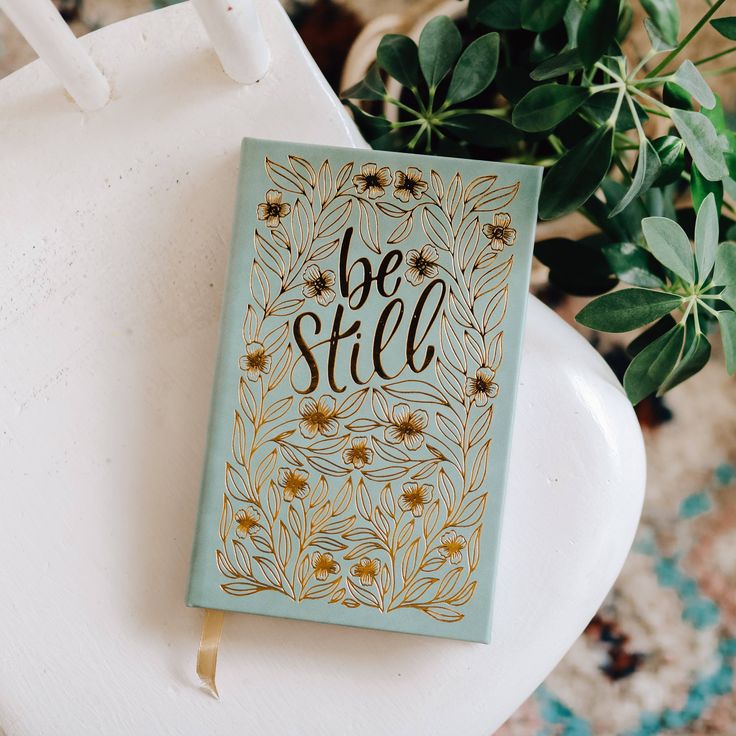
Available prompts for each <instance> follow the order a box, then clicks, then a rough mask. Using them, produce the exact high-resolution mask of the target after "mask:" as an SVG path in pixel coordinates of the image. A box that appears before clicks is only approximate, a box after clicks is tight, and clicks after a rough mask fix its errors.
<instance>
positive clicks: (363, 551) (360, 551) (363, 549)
mask: <svg viewBox="0 0 736 736" xmlns="http://www.w3.org/2000/svg"><path fill="white" fill-rule="evenodd" d="M381 549H383V545H381V544H379V543H378V542H377V541H370V542H361V543H360V544H357V545H356V546H355V547H353V548H352V549H351V550H350V551H349V552H346V553H345V554H344V555H343V557H344V558H345V559H346V560H359V559H360V558H361V557H366V556H370V555H371V554H373V553H374V552H376V551H377V550H381Z"/></svg>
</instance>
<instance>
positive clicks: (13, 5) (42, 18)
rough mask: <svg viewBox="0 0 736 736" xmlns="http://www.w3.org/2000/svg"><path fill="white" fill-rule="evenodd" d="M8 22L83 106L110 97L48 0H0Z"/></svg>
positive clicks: (101, 102) (89, 106)
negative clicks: (8, 19)
mask: <svg viewBox="0 0 736 736" xmlns="http://www.w3.org/2000/svg"><path fill="white" fill-rule="evenodd" d="M0 10H4V11H5V13H6V14H7V16H8V18H10V21H11V23H13V25H14V26H15V27H16V28H17V29H18V31H20V33H21V35H22V36H23V37H24V38H25V39H26V41H28V43H29V44H30V45H31V46H32V47H33V49H34V50H35V52H36V53H37V54H38V55H39V56H40V57H41V59H43V61H44V62H45V63H46V64H47V65H48V67H49V68H50V69H51V71H52V72H53V73H54V74H55V75H56V77H57V78H58V79H59V81H60V82H61V83H62V84H63V85H64V87H65V88H66V91H67V92H68V93H69V94H70V95H71V96H72V97H73V98H74V100H75V102H76V103H77V104H78V105H79V107H81V108H82V109H83V110H97V109H99V108H101V107H103V106H104V105H105V104H106V103H107V101H108V100H109V99H110V85H109V84H108V83H107V80H106V79H105V77H104V76H103V75H102V72H100V70H99V69H98V68H97V67H96V66H95V63H94V62H93V61H92V59H91V57H90V56H89V54H88V53H87V51H86V50H85V49H84V48H83V47H82V46H81V44H80V43H79V42H78V41H77V39H76V38H75V37H74V34H73V33H72V32H71V30H70V28H69V26H68V25H67V24H66V23H65V22H64V19H63V18H62V17H61V15H59V11H58V10H57V9H56V7H55V6H54V4H53V3H52V2H51V0H0Z"/></svg>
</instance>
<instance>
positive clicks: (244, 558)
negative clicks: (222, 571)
mask: <svg viewBox="0 0 736 736" xmlns="http://www.w3.org/2000/svg"><path fill="white" fill-rule="evenodd" d="M232 545H233V554H234V555H235V561H236V562H237V564H238V567H239V568H240V570H241V572H242V573H243V574H244V575H245V576H246V577H250V576H251V575H252V574H253V569H252V568H251V564H250V555H249V554H248V550H247V549H246V548H245V545H244V544H243V543H242V542H240V541H238V540H237V539H233V540H232Z"/></svg>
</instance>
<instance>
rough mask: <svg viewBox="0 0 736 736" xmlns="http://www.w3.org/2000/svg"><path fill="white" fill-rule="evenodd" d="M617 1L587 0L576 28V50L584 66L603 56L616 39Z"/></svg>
mask: <svg viewBox="0 0 736 736" xmlns="http://www.w3.org/2000/svg"><path fill="white" fill-rule="evenodd" d="M618 11H619V0H588V4H587V5H586V7H585V11H584V12H583V16H582V18H581V19H580V25H579V26H578V39H577V41H578V50H579V52H580V57H581V58H582V60H583V62H584V63H585V66H592V65H593V64H594V63H595V62H596V61H598V59H600V58H601V56H603V54H605V53H606V51H607V50H608V47H609V46H610V45H611V42H612V41H613V40H614V39H615V37H616V29H617V27H618Z"/></svg>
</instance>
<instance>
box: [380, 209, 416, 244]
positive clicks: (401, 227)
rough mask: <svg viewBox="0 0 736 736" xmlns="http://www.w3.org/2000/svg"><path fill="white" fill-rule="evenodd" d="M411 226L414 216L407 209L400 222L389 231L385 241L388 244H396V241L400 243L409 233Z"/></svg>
mask: <svg viewBox="0 0 736 736" xmlns="http://www.w3.org/2000/svg"><path fill="white" fill-rule="evenodd" d="M413 228H414V217H413V215H412V212H411V211H409V213H408V214H407V215H406V217H404V219H403V220H401V222H400V223H399V224H398V225H397V226H396V227H395V228H394V230H393V231H392V232H391V235H389V236H388V239H387V240H386V242H387V243H388V244H389V245H396V244H398V243H401V242H402V241H404V240H406V239H407V238H408V237H409V236H410V235H411V231H412V229H413Z"/></svg>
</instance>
